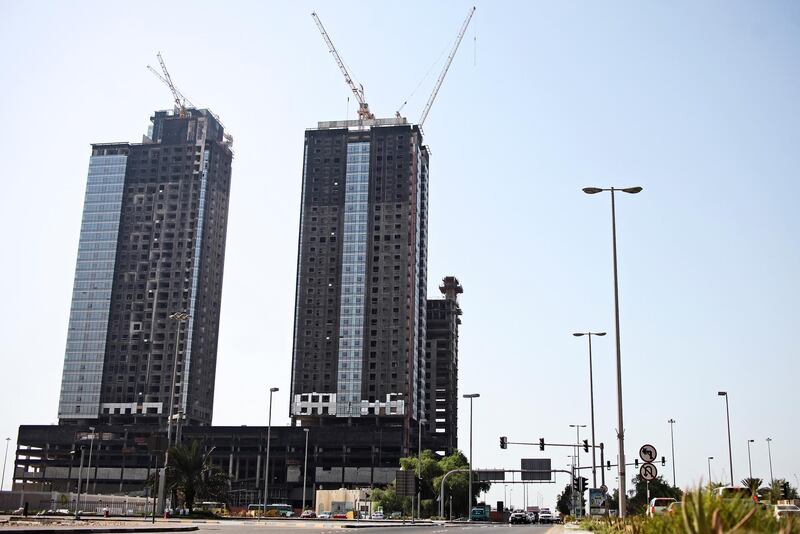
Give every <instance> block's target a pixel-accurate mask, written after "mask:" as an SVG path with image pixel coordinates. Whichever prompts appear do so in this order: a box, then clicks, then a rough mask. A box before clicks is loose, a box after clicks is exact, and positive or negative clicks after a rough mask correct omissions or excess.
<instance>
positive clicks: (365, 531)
mask: <svg viewBox="0 0 800 534" xmlns="http://www.w3.org/2000/svg"><path fill="white" fill-rule="evenodd" d="M197 526H198V527H200V530H199V531H198V532H199V533H207V534H300V533H302V534H306V533H307V534H561V533H562V532H564V527H563V526H562V525H513V526H512V525H502V524H474V523H473V524H469V525H425V526H392V527H388V526H378V525H376V526H374V527H365V526H363V524H362V527H361V528H358V529H348V528H342V525H339V524H336V523H331V522H329V521H308V522H307V523H305V524H303V526H302V527H301V526H299V525H291V526H289V525H282V524H281V522H269V523H267V522H265V523H262V524H259V523H254V522H252V521H242V522H238V521H228V522H225V523H218V524H212V523H207V524H198V525H197ZM298 530H299V531H300V533H298Z"/></svg>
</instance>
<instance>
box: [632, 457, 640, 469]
mask: <svg viewBox="0 0 800 534" xmlns="http://www.w3.org/2000/svg"><path fill="white" fill-rule="evenodd" d="M633 466H634V467H639V459H638V458H636V459H635V460H634V461H633Z"/></svg>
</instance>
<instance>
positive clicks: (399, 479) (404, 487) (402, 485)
mask: <svg viewBox="0 0 800 534" xmlns="http://www.w3.org/2000/svg"><path fill="white" fill-rule="evenodd" d="M395 488H396V492H397V496H398V497H414V496H415V495H416V494H417V476H416V473H414V471H403V470H398V471H396V472H395Z"/></svg>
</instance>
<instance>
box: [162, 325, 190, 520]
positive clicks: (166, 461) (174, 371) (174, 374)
mask: <svg viewBox="0 0 800 534" xmlns="http://www.w3.org/2000/svg"><path fill="white" fill-rule="evenodd" d="M189 317H190V316H189V314H188V313H186V312H175V313H173V314H171V315H170V316H169V318H170V319H172V320H173V321H176V322H177V324H178V328H177V332H176V333H175V357H174V359H173V361H172V387H171V388H170V392H169V410H168V412H167V414H168V417H167V447H166V450H165V451H164V467H163V468H162V470H161V476H160V477H159V482H158V503H159V508H160V509H163V508H164V507H165V504H166V495H165V492H166V480H167V466H169V449H170V447H172V417H173V410H174V409H175V382H176V380H177V375H178V348H179V347H180V342H181V323H185V322H186V321H188V320H189ZM174 504H175V503H170V505H171V506H174Z"/></svg>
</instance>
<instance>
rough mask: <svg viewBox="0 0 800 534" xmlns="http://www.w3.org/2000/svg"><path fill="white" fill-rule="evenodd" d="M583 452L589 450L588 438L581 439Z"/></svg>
mask: <svg viewBox="0 0 800 534" xmlns="http://www.w3.org/2000/svg"><path fill="white" fill-rule="evenodd" d="M583 452H589V440H588V439H585V440H583Z"/></svg>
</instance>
